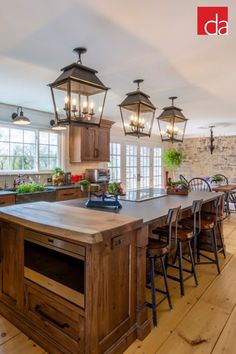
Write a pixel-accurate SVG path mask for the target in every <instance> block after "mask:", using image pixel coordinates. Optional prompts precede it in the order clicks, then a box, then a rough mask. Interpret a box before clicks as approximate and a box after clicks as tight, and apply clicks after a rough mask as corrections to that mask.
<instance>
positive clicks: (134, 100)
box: [119, 79, 156, 138]
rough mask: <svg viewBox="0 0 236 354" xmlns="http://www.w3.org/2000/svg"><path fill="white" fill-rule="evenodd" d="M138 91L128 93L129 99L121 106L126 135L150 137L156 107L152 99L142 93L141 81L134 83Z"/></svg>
mask: <svg viewBox="0 0 236 354" xmlns="http://www.w3.org/2000/svg"><path fill="white" fill-rule="evenodd" d="M133 82H134V83H135V84H137V90H136V91H132V92H129V93H127V97H126V98H125V99H124V100H123V102H122V103H121V104H120V105H119V107H120V114H121V119H122V122H123V127H124V132H125V135H131V136H136V137H138V138H140V137H147V136H148V137H150V136H151V131H152V125H153V120H154V115H155V111H156V107H155V106H154V105H153V104H152V102H151V101H150V99H149V98H150V97H149V96H148V95H147V94H146V93H144V92H142V91H140V84H141V83H142V82H143V80H141V79H137V80H134V81H133Z"/></svg>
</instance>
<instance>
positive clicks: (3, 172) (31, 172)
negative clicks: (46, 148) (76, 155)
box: [0, 122, 64, 176]
mask: <svg viewBox="0 0 236 354" xmlns="http://www.w3.org/2000/svg"><path fill="white" fill-rule="evenodd" d="M1 127H3V128H10V129H24V130H34V131H35V132H36V134H35V142H36V151H37V153H36V166H37V168H38V167H39V132H40V131H44V132H48V133H52V130H51V129H48V128H43V127H40V126H23V125H22V126H16V125H13V124H6V123H2V122H0V129H1ZM53 133H56V132H53ZM57 134H58V147H59V148H58V152H59V156H58V166H61V165H62V152H63V144H62V143H63V139H62V134H61V133H57ZM63 164H64V163H63ZM52 171H53V170H39V169H36V170H0V176H4V175H18V174H27V175H35V174H51V173H52Z"/></svg>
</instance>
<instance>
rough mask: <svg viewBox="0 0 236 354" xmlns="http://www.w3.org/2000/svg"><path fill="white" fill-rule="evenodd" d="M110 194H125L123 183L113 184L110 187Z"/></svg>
mask: <svg viewBox="0 0 236 354" xmlns="http://www.w3.org/2000/svg"><path fill="white" fill-rule="evenodd" d="M108 193H110V194H115V195H122V194H123V193H124V191H123V188H122V187H121V182H113V183H109V185H108Z"/></svg>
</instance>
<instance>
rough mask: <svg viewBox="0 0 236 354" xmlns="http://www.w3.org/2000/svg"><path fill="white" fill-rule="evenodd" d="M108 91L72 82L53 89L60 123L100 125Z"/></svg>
mask: <svg viewBox="0 0 236 354" xmlns="http://www.w3.org/2000/svg"><path fill="white" fill-rule="evenodd" d="M106 92H107V91H106V90H102V89H100V88H96V87H92V86H90V85H87V84H84V83H81V82H78V81H73V80H71V81H70V84H69V85H68V82H64V83H62V84H60V85H57V86H56V87H54V88H53V95H54V100H55V106H56V111H57V117H58V121H59V122H60V121H61V122H62V121H64V120H65V119H69V120H70V122H72V123H73V121H74V122H78V121H81V122H86V121H87V122H89V123H91V124H96V125H98V124H99V123H100V119H101V117H102V113H103V107H104V103H105V97H106Z"/></svg>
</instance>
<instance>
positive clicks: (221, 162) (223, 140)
mask: <svg viewBox="0 0 236 354" xmlns="http://www.w3.org/2000/svg"><path fill="white" fill-rule="evenodd" d="M214 145H215V149H214V151H213V154H212V155H211V153H210V141H209V138H191V139H185V140H184V142H183V143H178V144H177V143H176V144H173V145H172V148H173V147H174V148H176V149H179V150H181V151H182V152H183V163H182V165H181V167H180V169H179V170H178V171H176V172H175V176H178V175H179V174H180V173H181V174H183V175H184V176H185V177H186V178H187V179H190V178H193V177H200V176H212V175H214V174H217V173H221V174H223V175H225V176H227V177H228V178H229V181H230V182H236V136H224V137H222V136H221V137H215V141H214ZM168 148H171V146H170V145H169V146H168Z"/></svg>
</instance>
